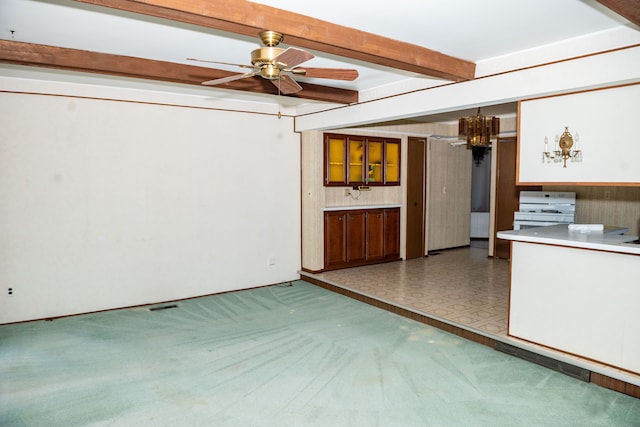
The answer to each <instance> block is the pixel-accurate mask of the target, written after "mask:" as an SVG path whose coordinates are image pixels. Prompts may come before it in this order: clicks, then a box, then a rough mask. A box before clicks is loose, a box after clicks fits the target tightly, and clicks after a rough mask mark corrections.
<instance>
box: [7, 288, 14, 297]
mask: <svg viewBox="0 0 640 427" xmlns="http://www.w3.org/2000/svg"><path fill="white" fill-rule="evenodd" d="M7 295H9V296H10V297H12V296H13V288H7Z"/></svg>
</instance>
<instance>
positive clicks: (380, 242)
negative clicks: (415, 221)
mask: <svg viewBox="0 0 640 427" xmlns="http://www.w3.org/2000/svg"><path fill="white" fill-rule="evenodd" d="M399 257H400V208H384V209H354V210H341V211H327V212H325V214H324V268H325V270H334V269H338V268H344V267H353V266H357V265H365V264H373V263H377V262H384V261H392V260H396V259H399Z"/></svg>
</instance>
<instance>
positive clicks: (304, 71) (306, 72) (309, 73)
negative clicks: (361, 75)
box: [288, 67, 358, 81]
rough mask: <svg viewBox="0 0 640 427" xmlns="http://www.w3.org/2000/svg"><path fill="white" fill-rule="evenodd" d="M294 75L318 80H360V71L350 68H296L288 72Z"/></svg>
mask: <svg viewBox="0 0 640 427" xmlns="http://www.w3.org/2000/svg"><path fill="white" fill-rule="evenodd" d="M288 71H290V72H292V73H293V74H297V75H300V76H304V77H313V78H317V79H333V80H348V81H353V80H355V79H357V78H358V70H351V69H348V68H308V67H304V68H294V69H293V70H288Z"/></svg>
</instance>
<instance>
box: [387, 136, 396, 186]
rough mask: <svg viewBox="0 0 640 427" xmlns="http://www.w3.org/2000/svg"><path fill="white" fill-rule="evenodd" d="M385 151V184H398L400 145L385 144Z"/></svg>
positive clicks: (394, 143)
mask: <svg viewBox="0 0 640 427" xmlns="http://www.w3.org/2000/svg"><path fill="white" fill-rule="evenodd" d="M385 149H386V150H385V151H386V164H385V166H386V168H385V169H386V180H385V183H389V184H391V183H400V143H399V142H390V141H387V142H386V143H385Z"/></svg>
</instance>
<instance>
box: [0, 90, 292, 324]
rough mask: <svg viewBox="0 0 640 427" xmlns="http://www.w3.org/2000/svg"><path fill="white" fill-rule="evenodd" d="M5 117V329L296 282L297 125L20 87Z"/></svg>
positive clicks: (0, 205)
mask: <svg viewBox="0 0 640 427" xmlns="http://www.w3.org/2000/svg"><path fill="white" fill-rule="evenodd" d="M0 117H2V126H0V259H1V262H0V292H1V294H0V323H8V322H16V321H23V320H31V319H39V318H49V317H55V316H62V315H70V314H75V313H83V312H91V311H96V310H103V309H110V308H117V307H124V306H131V305H139V304H148V303H154V302H161V301H170V300H175V299H180V298H188V297H193V296H199V295H205V294H211V293H216V292H222V291H229V290H236V289H242V288H249V287H254V286H262V285H269V284H274V283H279V282H283V281H288V280H293V279H296V278H298V277H299V276H298V270H299V269H300V258H301V256H300V138H299V135H297V134H295V133H294V132H293V123H292V122H293V119H291V118H287V117H283V118H282V119H280V120H278V119H277V118H276V117H274V116H270V115H261V114H245V113H238V112H226V111H216V110H210V109H202V108H190V107H179V106H171V105H157V104H148V103H140V102H122V101H113V100H104V99H89V98H80V97H74V96H49V95H39V94H23V93H1V94H0ZM249 124H250V125H249ZM8 288H12V290H13V295H12V296H9V295H8Z"/></svg>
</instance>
